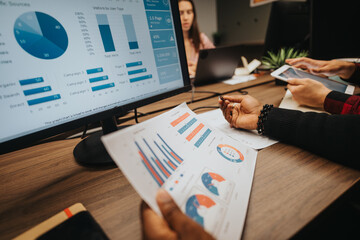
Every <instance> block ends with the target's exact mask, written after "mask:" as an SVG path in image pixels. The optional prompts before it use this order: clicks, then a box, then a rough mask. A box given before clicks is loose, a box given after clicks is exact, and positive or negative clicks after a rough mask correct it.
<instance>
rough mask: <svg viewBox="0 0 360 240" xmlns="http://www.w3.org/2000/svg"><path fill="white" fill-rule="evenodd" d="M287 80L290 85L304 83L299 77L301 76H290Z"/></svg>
mask: <svg viewBox="0 0 360 240" xmlns="http://www.w3.org/2000/svg"><path fill="white" fill-rule="evenodd" d="M287 82H288V86H289V85H301V84H303V81H302V80H301V79H299V78H289V79H288V80H287Z"/></svg>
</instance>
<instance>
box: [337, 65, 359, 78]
mask: <svg viewBox="0 0 360 240" xmlns="http://www.w3.org/2000/svg"><path fill="white" fill-rule="evenodd" d="M355 69H356V64H355V63H352V62H344V66H343V71H342V73H341V74H339V76H340V77H341V78H343V79H349V78H351V76H352V75H353V74H354V72H355Z"/></svg>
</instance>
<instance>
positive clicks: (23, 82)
mask: <svg viewBox="0 0 360 240" xmlns="http://www.w3.org/2000/svg"><path fill="white" fill-rule="evenodd" d="M41 82H44V79H43V78H42V77H37V78H30V79H24V80H20V81H19V83H20V85H21V86H25V85H29V84H35V83H41Z"/></svg>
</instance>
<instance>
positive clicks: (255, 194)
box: [0, 78, 360, 239]
mask: <svg viewBox="0 0 360 240" xmlns="http://www.w3.org/2000/svg"><path fill="white" fill-rule="evenodd" d="M264 79H266V80H264ZM271 80H272V79H270V81H269V78H263V79H260V80H259V81H258V82H254V85H253V86H251V85H248V84H250V82H249V83H246V84H245V85H244V84H242V85H241V84H239V85H235V86H229V85H225V84H222V83H217V84H213V85H210V86H203V87H201V88H200V89H201V90H202V91H216V92H217V93H221V94H223V93H226V94H238V92H237V90H238V89H245V90H246V91H248V92H249V94H251V95H253V96H255V97H257V98H258V99H259V100H260V101H261V102H263V103H272V104H274V105H275V106H278V105H279V103H280V101H281V99H282V97H283V96H284V93H285V90H284V86H276V85H275V84H274V82H273V81H271ZM188 99H189V93H184V94H181V95H180V96H176V97H173V98H171V99H166V100H163V101H160V102H157V103H154V104H151V105H149V106H146V107H143V108H141V112H144V113H151V112H154V111H156V113H153V114H149V115H146V116H144V117H141V118H140V122H141V121H145V120H146V119H149V118H152V117H154V116H156V115H158V114H160V113H162V112H163V111H160V110H161V109H162V108H167V107H169V106H176V105H178V104H180V103H181V102H184V101H186V102H188ZM195 99H197V100H198V101H195V102H193V103H191V104H189V107H190V108H191V109H194V108H197V107H201V106H217V99H218V97H217V96H215V95H213V94H211V93H210V94H209V93H196V94H195ZM203 111H207V110H206V109H205V110H203V109H201V110H198V111H196V112H197V113H201V112H203ZM126 123H130V124H132V123H133V120H128V121H127V122H126ZM79 141H80V139H78V138H75V139H70V140H58V141H49V142H47V143H43V144H40V145H36V146H33V147H30V148H26V149H22V150H19V151H15V152H11V153H7V154H3V155H0V181H1V189H0V239H10V238H12V237H15V236H17V235H19V234H20V233H22V232H24V231H26V230H27V229H29V228H31V227H33V226H35V225H36V224H38V223H40V222H42V221H44V220H46V219H47V218H49V217H51V216H52V215H54V214H56V213H58V212H59V211H61V210H63V209H64V208H66V207H68V206H71V205H72V204H74V203H76V202H80V203H82V204H83V205H84V206H85V207H86V208H87V209H88V210H89V211H90V213H91V214H92V215H93V216H94V218H95V219H96V220H97V221H98V223H99V224H100V225H101V227H102V228H103V229H104V231H105V233H106V234H107V235H108V236H109V237H110V238H111V239H141V225H140V218H139V207H140V202H141V199H140V197H139V195H138V194H137V193H136V192H135V190H134V189H133V188H132V187H131V185H130V184H129V182H128V181H127V179H126V178H125V177H124V175H123V173H122V172H121V171H120V170H119V169H118V168H108V169H91V168H86V167H82V166H79V165H78V164H77V163H76V162H75V160H74V157H73V154H72V151H73V149H74V147H75V146H76V144H77V143H78V142H79ZM359 179H360V172H359V171H355V170H352V169H349V168H346V167H343V166H341V165H338V164H335V163H332V162H330V161H328V160H326V159H323V158H320V157H318V156H316V155H314V154H312V153H309V152H306V151H304V150H301V149H299V148H297V147H293V146H290V145H286V144H283V143H277V144H275V145H273V146H271V147H269V148H266V149H263V150H261V151H260V152H259V155H258V159H257V165H256V170H255V177H254V182H253V187H252V193H251V196H250V202H249V209H248V213H247V218H246V223H245V228H244V233H243V239H288V238H290V237H291V236H293V235H294V234H295V233H296V232H298V231H299V230H300V229H301V228H303V227H304V226H305V225H306V224H307V223H308V222H310V221H311V220H312V219H313V218H314V217H316V216H317V215H318V214H319V213H321V212H322V211H323V210H324V209H325V208H326V207H328V206H329V205H330V204H331V203H332V202H333V201H334V200H336V199H337V198H338V197H339V196H341V195H342V194H343V193H344V192H345V191H346V190H348V189H349V188H351V187H352V186H353V185H354V184H355V183H356V182H357V181H359Z"/></svg>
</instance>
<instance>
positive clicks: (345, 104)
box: [324, 91, 360, 114]
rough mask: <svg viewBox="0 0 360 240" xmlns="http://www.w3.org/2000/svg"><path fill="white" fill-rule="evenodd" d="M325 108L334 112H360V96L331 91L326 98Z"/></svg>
mask: <svg viewBox="0 0 360 240" xmlns="http://www.w3.org/2000/svg"><path fill="white" fill-rule="evenodd" d="M324 109H325V111H327V112H329V113H332V114H360V96H357V95H348V94H345V93H341V92H336V91H331V92H330V93H329V94H328V95H327V96H326V98H325V102H324Z"/></svg>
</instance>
